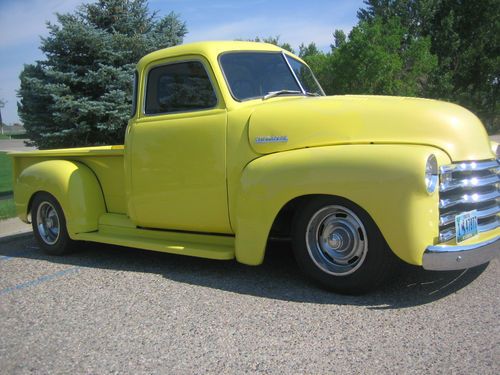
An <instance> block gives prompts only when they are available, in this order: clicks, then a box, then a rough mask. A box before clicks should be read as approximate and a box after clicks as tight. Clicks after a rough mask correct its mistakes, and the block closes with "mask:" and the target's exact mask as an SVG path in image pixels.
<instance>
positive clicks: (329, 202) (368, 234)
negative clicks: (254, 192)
mask: <svg viewBox="0 0 500 375" xmlns="http://www.w3.org/2000/svg"><path fill="white" fill-rule="evenodd" d="M292 241H293V243H292V247H293V252H294V255H295V259H296V260H297V263H298V265H299V267H300V268H301V269H302V271H303V272H304V273H305V274H306V275H307V276H309V277H310V278H311V279H313V280H314V281H316V282H317V283H319V284H320V285H322V286H323V287H325V288H327V289H329V290H332V291H335V292H338V293H343V294H362V293H366V292H369V291H371V290H373V289H375V288H377V287H378V286H379V285H380V284H381V283H382V282H383V281H384V280H385V279H386V277H387V276H388V275H390V274H391V272H392V270H393V269H394V266H395V264H396V257H395V255H394V254H393V253H392V251H391V250H390V249H389V247H388V245H387V243H386V241H385V240H384V238H383V236H382V234H381V233H380V231H379V229H378V227H377V226H376V224H375V223H374V222H373V220H372V219H371V217H370V216H369V215H368V214H367V213H366V212H365V211H364V210H363V209H361V208H360V207H358V206H357V205H355V204H354V203H352V202H350V201H348V200H346V199H342V198H337V197H323V196H322V197H318V198H314V199H312V200H310V201H308V202H306V203H305V204H304V205H303V206H302V207H300V208H299V209H298V210H297V212H296V214H295V218H294V222H293V234H292Z"/></svg>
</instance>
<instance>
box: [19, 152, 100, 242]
mask: <svg viewBox="0 0 500 375" xmlns="http://www.w3.org/2000/svg"><path fill="white" fill-rule="evenodd" d="M37 192H47V193H50V194H52V195H53V196H54V197H55V198H56V199H57V201H58V202H59V204H60V205H61V208H62V210H63V212H64V216H65V218H66V225H67V228H68V233H69V235H70V237H73V236H74V235H75V234H77V233H82V232H91V231H96V230H97V229H98V228H97V227H98V220H99V217H100V216H101V215H102V214H104V213H105V212H106V205H105V203H104V197H103V193H102V189H101V186H100V185H99V181H98V180H97V177H96V176H95V174H94V173H93V172H92V170H91V169H90V168H88V167H87V166H86V165H84V164H82V163H79V162H75V161H68V160H46V161H41V162H39V163H35V164H32V165H30V166H29V167H27V168H25V169H24V170H22V171H21V173H20V174H19V175H18V177H17V178H16V181H15V183H14V200H15V204H16V210H17V214H18V216H19V218H20V219H21V220H23V221H25V222H26V221H27V220H28V219H27V215H28V213H29V210H30V204H31V201H32V199H33V197H34V195H35V194H36V193H37Z"/></svg>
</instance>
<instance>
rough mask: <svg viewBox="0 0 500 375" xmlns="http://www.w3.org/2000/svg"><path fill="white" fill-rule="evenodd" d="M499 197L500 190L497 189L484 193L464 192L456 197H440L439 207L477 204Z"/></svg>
mask: <svg viewBox="0 0 500 375" xmlns="http://www.w3.org/2000/svg"><path fill="white" fill-rule="evenodd" d="M495 189H496V188H495ZM498 197H500V192H498V190H495V191H492V192H489V193H484V194H481V193H470V194H463V195H461V196H459V197H455V198H446V199H440V200H439V208H449V207H453V206H456V205H457V204H468V205H475V204H477V203H482V202H487V201H491V200H493V199H496V198H498ZM469 211H470V210H469Z"/></svg>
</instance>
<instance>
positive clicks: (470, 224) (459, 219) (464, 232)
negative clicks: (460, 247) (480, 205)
mask: <svg viewBox="0 0 500 375" xmlns="http://www.w3.org/2000/svg"><path fill="white" fill-rule="evenodd" d="M455 230H456V233H457V243H459V242H462V241H465V240H466V239H468V238H471V237H474V236H475V235H476V234H477V233H478V231H477V213H476V210H474V211H470V212H464V213H463V214H460V215H457V216H455Z"/></svg>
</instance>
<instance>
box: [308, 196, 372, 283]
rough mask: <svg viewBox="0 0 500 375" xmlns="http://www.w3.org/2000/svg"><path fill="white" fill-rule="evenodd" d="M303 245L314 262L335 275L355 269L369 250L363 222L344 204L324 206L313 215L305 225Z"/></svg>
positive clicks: (346, 273)
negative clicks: (304, 242)
mask: <svg viewBox="0 0 500 375" xmlns="http://www.w3.org/2000/svg"><path fill="white" fill-rule="evenodd" d="M306 244H307V250H308V251H309V255H310V256H311V259H312V260H313V261H314V263H315V264H316V265H317V266H318V267H319V268H321V269H322V270H323V271H325V272H327V273H329V274H332V275H337V276H344V275H348V274H350V273H352V272H354V271H356V270H357V269H358V268H359V267H360V266H361V265H362V264H363V262H364V260H365V257H366V253H367V251H368V238H367V236H366V230H365V227H364V225H363V223H362V222H361V220H360V219H359V218H358V216H357V215H356V214H355V213H354V212H352V211H351V210H349V209H347V208H345V207H343V206H327V207H324V208H322V209H321V210H319V211H317V212H316V213H315V214H314V215H313V217H312V218H311V220H310V221H309V224H308V225H307V231H306Z"/></svg>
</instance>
